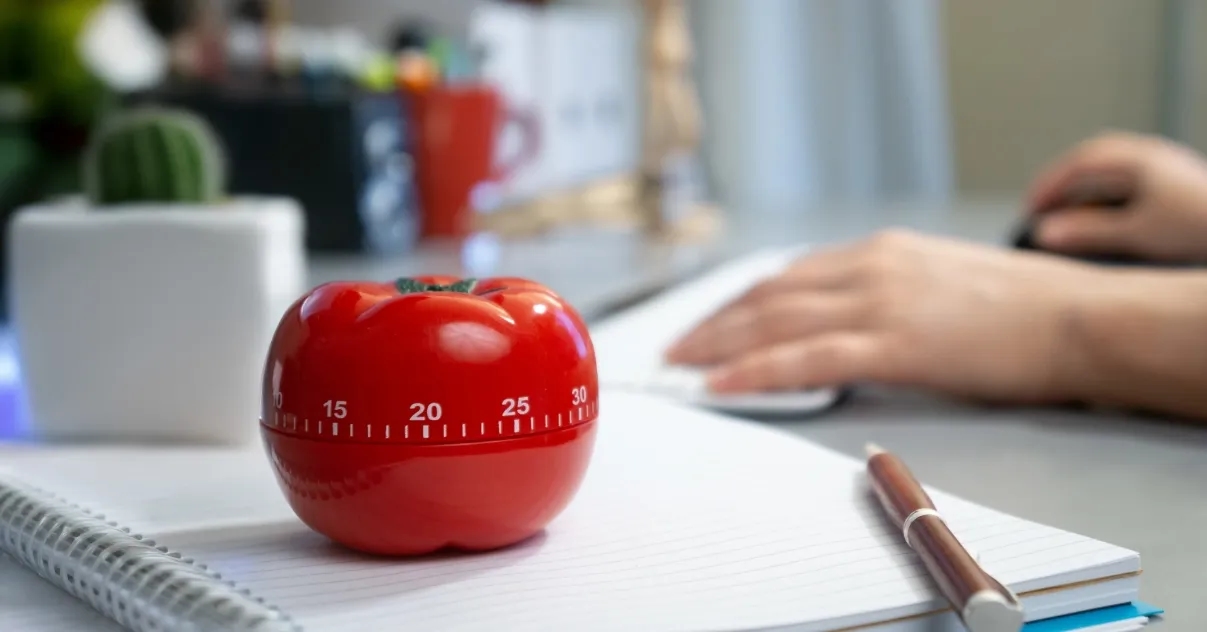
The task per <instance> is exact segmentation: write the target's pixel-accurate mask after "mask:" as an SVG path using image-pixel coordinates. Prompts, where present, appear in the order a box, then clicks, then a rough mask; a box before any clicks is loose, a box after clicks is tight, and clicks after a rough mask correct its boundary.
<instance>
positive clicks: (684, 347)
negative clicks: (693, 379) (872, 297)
mask: <svg viewBox="0 0 1207 632" xmlns="http://www.w3.org/2000/svg"><path fill="white" fill-rule="evenodd" d="M865 303H866V301H865V300H863V299H862V297H861V296H859V295H856V294H851V293H840V292H808V291H806V292H790V293H785V294H781V295H778V296H772V297H770V298H768V299H766V300H764V301H763V302H761V303H748V304H742V305H738V306H735V307H733V308H731V309H727V310H724V311H723V312H721V313H719V314H717V315H716V316H715V317H713V318H711V319H709V320H708V321H706V322H705V323H703V324H702V325H700V326H699V327H697V328H696V329H695V330H694V331H693V332H691V333H690V334H688V335H687V336H686V337H685V338H683V339H682V340H681V341H680V342H679V343H678V344H677V345H675V346H674V347H672V348H671V349H670V350H669V351H668V353H667V360H668V361H669V362H673V363H677V364H696V365H704V364H717V363H721V362H724V361H727V360H729V359H731V358H734V357H737V356H739V355H741V354H744V353H747V352H749V351H751V350H753V349H758V348H761V347H766V346H770V345H774V344H778V343H782V342H786V341H789V340H794V339H798V338H802V337H808V336H813V335H816V334H818V333H821V332H827V331H835V330H849V329H856V328H859V327H862V326H863V325H864V321H865V320H866V319H865V315H866V314H865V312H866V309H864V306H865Z"/></svg>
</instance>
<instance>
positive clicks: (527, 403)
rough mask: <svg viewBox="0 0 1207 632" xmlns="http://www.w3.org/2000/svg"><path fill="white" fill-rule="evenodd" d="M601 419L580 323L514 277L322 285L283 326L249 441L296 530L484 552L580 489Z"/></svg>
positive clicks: (355, 540) (404, 549)
mask: <svg viewBox="0 0 1207 632" xmlns="http://www.w3.org/2000/svg"><path fill="white" fill-rule="evenodd" d="M598 414H599V404H598V376H597V369H596V360H595V349H594V347H593V345H592V343H591V339H590V336H589V335H588V333H587V328H586V326H585V325H584V323H583V320H582V318H581V317H580V316H579V314H578V313H577V312H576V311H575V310H574V308H573V307H572V306H570V305H569V304H567V303H566V302H565V301H564V300H563V299H562V298H561V297H560V296H558V295H557V294H556V293H555V292H553V291H552V290H550V289H549V288H547V287H544V286H543V285H541V284H539V283H536V282H533V281H530V280H526V279H520V278H507V277H499V278H485V279H457V278H454V277H445V276H424V277H418V278H403V279H398V280H396V281H394V282H392V283H383V282H334V283H328V284H324V285H320V286H318V287H316V288H314V289H313V290H312V291H310V292H308V293H307V294H306V295H304V296H302V297H301V298H299V299H298V300H297V301H295V302H294V304H293V305H292V306H291V307H290V308H289V309H288V310H286V312H285V314H284V315H283V317H282V318H281V321H280V323H279V325H278V327H277V330H276V332H275V334H274V336H273V340H272V343H271V346H270V349H269V353H268V357H267V361H266V364H265V367H264V376H263V407H262V411H261V419H260V425H261V432H262V435H263V439H264V445H265V449H266V450H267V454H268V458H269V460H270V463H271V465H272V468H273V471H274V472H275V475H276V478H277V482H278V483H279V485H280V487H281V489H282V491H283V493H284V494H285V497H286V499H287V500H288V502H289V504H290V506H291V507H292V508H293V510H294V512H295V513H296V514H297V515H298V517H299V519H301V520H302V521H303V522H304V523H305V524H306V525H308V526H309V527H310V528H312V529H314V530H315V531H317V532H319V533H322V534H324V535H326V536H327V537H329V538H331V539H332V540H334V541H336V542H339V543H341V544H343V545H345V546H348V547H350V548H353V549H357V550H361V551H365V552H369V553H376V554H388V555H412V554H423V553H428V552H431V551H435V550H438V549H442V548H454V549H463V550H484V549H493V548H498V547H501V546H506V545H510V544H513V543H516V542H518V541H521V540H524V539H526V538H528V537H530V536H532V535H534V534H535V533H537V532H539V531H540V530H542V529H543V528H544V527H545V526H546V525H547V524H548V523H549V522H550V521H551V520H552V519H553V518H554V517H556V516H557V515H558V514H559V513H560V512H561V511H562V510H563V509H564V508H565V507H566V505H567V504H568V503H569V502H570V500H571V499H572V498H573V496H574V494H575V493H576V492H577V490H578V487H579V484H580V483H581V481H582V479H583V476H584V475H585V473H586V470H587V466H588V463H589V461H590V458H591V453H592V449H593V447H594V441H595V434H596V425H597V424H596V418H597V416H598Z"/></svg>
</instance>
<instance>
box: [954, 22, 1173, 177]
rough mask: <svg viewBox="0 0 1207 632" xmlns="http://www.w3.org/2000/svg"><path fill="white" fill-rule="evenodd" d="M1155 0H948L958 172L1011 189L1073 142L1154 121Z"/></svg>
mask: <svg viewBox="0 0 1207 632" xmlns="http://www.w3.org/2000/svg"><path fill="white" fill-rule="evenodd" d="M1161 6H1162V5H1161V3H1160V2H1131V1H1128V0H1060V1H1059V2H1052V1H1051V0H1010V1H1009V2H997V1H980V2H978V1H975V0H948V1H947V2H946V10H945V18H946V25H945V32H946V35H947V40H948V43H947V46H948V51H949V54H950V57H949V60H948V64H949V68H950V77H949V82H950V90H951V99H952V108H953V122H954V130H955V144H956V147H955V151H956V163H957V165H958V167H957V178H958V182H959V187H960V189H962V190H964V191H971V192H1010V191H1016V190H1018V189H1019V188H1020V187H1023V186H1025V185H1026V183H1027V182H1028V181H1029V180H1030V178H1031V177H1032V175H1033V173H1034V172H1035V171H1036V170H1038V169H1040V168H1041V167H1042V166H1043V165H1044V164H1045V163H1046V162H1047V161H1049V160H1050V159H1052V158H1053V157H1055V155H1056V154H1057V153H1058V152H1061V151H1063V150H1064V149H1066V148H1067V147H1069V146H1070V145H1072V144H1073V143H1076V142H1077V141H1079V140H1081V139H1083V138H1086V137H1088V136H1091V135H1093V134H1095V133H1097V132H1099V131H1101V130H1104V129H1107V128H1126V129H1132V130H1139V131H1155V130H1156V129H1157V126H1158V103H1159V101H1158V98H1159V83H1158V77H1159V72H1158V69H1159V63H1160V39H1159V38H1160V34H1161Z"/></svg>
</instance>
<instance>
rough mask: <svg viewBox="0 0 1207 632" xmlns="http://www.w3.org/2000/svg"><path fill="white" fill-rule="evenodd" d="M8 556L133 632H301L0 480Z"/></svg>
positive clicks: (121, 535)
mask: <svg viewBox="0 0 1207 632" xmlns="http://www.w3.org/2000/svg"><path fill="white" fill-rule="evenodd" d="M0 551H3V552H6V553H8V554H9V555H10V556H12V557H14V558H16V559H17V560H19V561H20V562H21V563H23V564H24V565H25V566H26V567H28V568H29V569H31V570H32V571H34V572H35V573H37V574H38V575H39V576H41V577H42V578H44V579H45V580H47V581H49V582H51V583H52V584H54V585H56V586H58V587H59V588H61V589H63V590H65V591H67V592H68V593H69V594H71V595H73V596H75V597H76V598H78V599H80V600H82V601H84V602H86V603H88V604H90V605H91V606H92V607H93V608H95V609H96V610H98V611H100V612H101V613H102V614H104V615H105V616H107V617H109V618H111V619H113V620H114V621H117V622H118V623H119V624H121V625H123V626H125V627H126V628H127V629H129V630H131V631H132V632H169V631H170V632H176V631H180V632H218V631H221V632H300V631H301V629H302V628H301V626H299V625H298V624H296V623H295V622H293V621H292V620H291V619H290V618H289V617H288V616H286V615H284V614H283V613H281V612H280V611H279V610H277V609H276V608H274V607H272V606H269V605H267V604H265V603H264V601H263V600H262V599H260V598H257V597H253V596H252V595H251V593H250V592H249V591H248V590H246V589H240V588H237V587H236V586H235V584H234V583H233V582H231V581H228V580H224V579H222V577H221V576H220V575H219V574H218V573H215V572H213V571H210V570H209V569H207V568H206V567H205V565H204V564H200V563H197V562H195V561H194V560H192V559H188V558H184V557H182V556H181V555H180V553H177V552H175V551H171V550H169V549H168V548H166V547H163V546H158V545H156V543H155V542H154V541H152V540H149V539H146V538H144V537H143V536H142V535H140V534H137V533H131V531H130V529H129V528H126V527H122V526H119V525H118V524H117V523H116V522H113V521H107V520H105V517H104V516H102V515H97V514H93V513H92V512H90V511H88V510H86V509H82V508H80V507H79V506H78V505H74V504H71V503H69V502H66V501H64V500H62V499H60V498H58V497H57V496H55V495H53V494H51V493H49V492H46V491H44V490H41V489H39V488H36V487H32V486H29V485H26V484H24V483H21V482H18V481H14V480H10V479H6V478H4V477H2V476H0Z"/></svg>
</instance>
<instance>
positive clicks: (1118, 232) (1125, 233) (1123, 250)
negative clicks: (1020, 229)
mask: <svg viewBox="0 0 1207 632" xmlns="http://www.w3.org/2000/svg"><path fill="white" fill-rule="evenodd" d="M1134 217H1135V216H1134V215H1133V214H1132V213H1128V212H1120V211H1110V210H1104V209H1095V208H1072V209H1065V210H1062V211H1060V212H1059V213H1053V214H1051V215H1049V216H1047V217H1045V218H1044V219H1043V220H1042V221H1040V222H1039V224H1038V225H1037V226H1036V230H1035V241H1036V242H1037V243H1038V244H1039V245H1040V246H1041V247H1043V248H1046V249H1049V250H1054V251H1058V252H1066V253H1103V252H1109V253H1111V254H1128V253H1129V252H1130V250H1131V245H1132V243H1133V242H1134V241H1135V228H1134V226H1133V223H1134V222H1133V218H1134Z"/></svg>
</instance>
